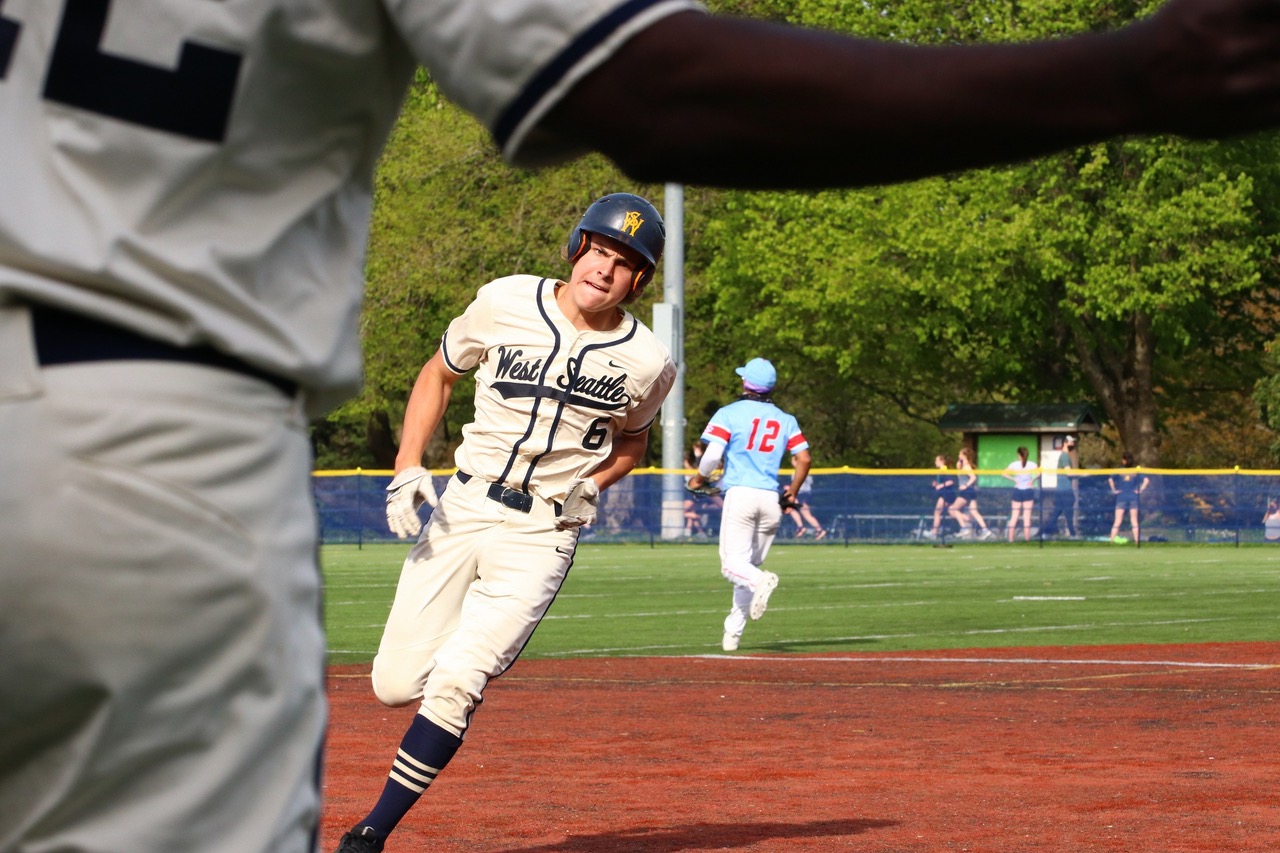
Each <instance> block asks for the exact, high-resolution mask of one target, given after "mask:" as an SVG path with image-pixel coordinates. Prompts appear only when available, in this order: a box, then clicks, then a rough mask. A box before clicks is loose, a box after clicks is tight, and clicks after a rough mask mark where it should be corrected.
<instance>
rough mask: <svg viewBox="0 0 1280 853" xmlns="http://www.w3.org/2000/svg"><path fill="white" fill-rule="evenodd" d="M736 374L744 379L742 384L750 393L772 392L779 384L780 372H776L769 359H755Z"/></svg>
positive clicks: (740, 368)
mask: <svg viewBox="0 0 1280 853" xmlns="http://www.w3.org/2000/svg"><path fill="white" fill-rule="evenodd" d="M736 372H737V374H738V375H739V376H741V377H742V384H743V385H746V386H747V389H748V390H750V391H759V392H761V393H764V392H767V391H772V390H773V386H774V385H777V384H778V371H776V370H774V368H773V365H772V364H771V363H770V362H769V360H768V359H767V358H753V359H751V360H750V361H748V362H747V363H746V364H744V365H743V366H742V367H739V368H738V369H737V370H736Z"/></svg>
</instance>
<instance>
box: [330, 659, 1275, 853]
mask: <svg viewBox="0 0 1280 853" xmlns="http://www.w3.org/2000/svg"><path fill="white" fill-rule="evenodd" d="M1278 671H1280V643H1240V644H1219V645H1194V646H1137V647H1134V646H1127V647H1075V648H1032V649H999V650H991V651H974V650H965V651H953V652H903V653H885V654H833V655H811V656H791V655H786V656H776V655H769V656H752V655H748V654H743V655H735V656H733V657H728V656H725V657H688V658H598V659H580V660H526V661H521V662H519V663H517V664H516V666H515V667H514V668H513V669H512V670H511V672H509V673H508V674H507V675H505V676H503V677H502V678H500V679H498V680H497V681H495V682H493V684H492V685H490V687H489V690H488V692H487V694H486V701H485V703H484V707H483V708H481V709H480V710H479V711H478V712H477V713H476V717H475V723H474V726H473V728H472V732H471V733H470V734H469V735H468V738H467V742H466V744H465V745H464V746H463V748H462V750H461V751H460V752H459V753H458V756H457V758H455V759H454V761H453V763H452V764H451V765H450V766H449V768H448V770H446V771H445V773H444V774H442V775H441V777H440V778H439V780H437V782H436V783H435V785H434V786H433V787H432V788H431V790H430V791H428V792H427V794H426V796H425V797H424V799H423V801H422V802H420V803H419V804H418V806H417V807H416V808H415V809H414V811H412V812H411V813H410V814H409V816H408V818H407V819H406V820H405V822H404V823H403V824H402V825H401V827H400V829H399V830H398V831H397V833H396V834H395V836H393V837H392V839H391V842H390V843H389V844H388V847H387V849H388V851H393V853H402V851H404V852H406V853H407V851H423V850H427V851H444V853H462V851H467V853H496V852H497V851H501V852H502V853H552V851H566V853H597V852H598V851H634V853H676V851H698V850H747V851H762V853H763V851H788V853H790V851H831V850H859V851H884V852H885V853H888V851H934V850H968V851H1040V850H1045V851H1073V853H1074V852H1075V851H1095V850H1098V851H1102V850H1115V851H1215V853H1216V851H1274V850H1280V774H1278V773H1277V760H1276V757H1275V755H1274V753H1275V751H1276V748H1277V744H1278V743H1280V681H1277V677H1276V676H1277V672H1278ZM366 673H367V667H362V668H352V667H342V668H335V669H333V670H332V671H331V675H332V677H331V680H330V695H331V699H332V714H333V722H332V726H331V730H330V737H329V746H328V758H327V767H326V775H325V816H324V833H323V845H322V849H324V850H325V851H331V850H332V849H333V848H334V847H335V846H336V844H337V839H338V836H339V835H341V833H342V832H343V831H344V830H345V829H346V828H347V827H348V826H349V825H350V824H351V823H352V822H354V821H355V820H358V819H359V818H361V817H363V816H364V814H365V813H366V812H367V811H368V809H369V808H370V807H371V806H372V804H373V802H374V801H375V799H376V798H377V796H378V793H379V792H380V791H381V789H382V784H383V781H384V780H385V778H386V772H387V769H388V766H389V762H390V759H391V756H392V754H393V753H394V750H395V748H396V746H397V744H398V743H399V740H400V736H401V735H402V734H403V732H404V729H405V727H406V725H407V724H408V722H409V719H410V715H411V714H412V713H413V710H412V709H398V710H389V709H387V708H384V707H382V706H381V705H379V704H378V703H377V701H376V700H375V699H374V698H373V696H372V694H371V692H370V690H369V684H368V678H367V675H366Z"/></svg>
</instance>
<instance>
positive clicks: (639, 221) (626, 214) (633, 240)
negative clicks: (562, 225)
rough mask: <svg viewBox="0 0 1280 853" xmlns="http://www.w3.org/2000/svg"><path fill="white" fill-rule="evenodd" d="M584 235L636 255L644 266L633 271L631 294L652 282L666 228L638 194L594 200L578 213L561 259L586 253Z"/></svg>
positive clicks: (612, 195)
mask: <svg viewBox="0 0 1280 853" xmlns="http://www.w3.org/2000/svg"><path fill="white" fill-rule="evenodd" d="M588 234H603V235H604V236H606V237H612V238H613V239H615V240H617V241H618V242H619V243H623V244H624V245H626V246H629V247H630V248H632V249H634V250H635V251H637V252H639V253H640V254H641V255H642V256H643V257H644V259H645V260H646V261H648V263H647V264H645V265H644V266H642V267H640V268H639V269H637V270H636V274H635V278H633V279H632V281H631V292H632V293H635V292H637V291H639V290H640V288H642V287H644V286H645V285H646V284H648V283H649V282H650V281H651V280H652V279H653V273H654V271H655V270H656V269H657V267H658V261H659V260H661V259H662V248H663V246H665V245H666V242H667V227H666V225H664V224H663V222H662V216H661V215H660V214H659V213H658V209H657V208H656V207H654V206H653V205H652V204H650V203H649V202H647V201H645V200H644V199H643V198H641V197H640V196H638V195H633V194H632V193H612V194H610V195H607V196H605V197H604V198H600V199H597V200H596V201H595V202H593V203H592V205H591V206H590V207H588V208H587V212H586V213H584V214H582V220H581V221H580V222H579V223H578V224H577V225H576V226H575V227H574V229H573V231H571V232H570V233H569V243H568V245H566V246H565V257H567V258H568V259H569V263H573V262H574V261H576V260H578V258H580V257H582V255H583V253H584V252H586V251H587V244H588V243H589V242H590V240H589V238H588V237H587V235H588Z"/></svg>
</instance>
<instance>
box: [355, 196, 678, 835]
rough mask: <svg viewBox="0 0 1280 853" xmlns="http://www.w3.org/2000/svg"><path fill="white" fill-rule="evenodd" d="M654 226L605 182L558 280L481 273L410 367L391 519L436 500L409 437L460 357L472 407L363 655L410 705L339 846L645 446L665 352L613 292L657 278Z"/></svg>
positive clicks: (389, 693) (410, 787) (522, 633)
mask: <svg viewBox="0 0 1280 853" xmlns="http://www.w3.org/2000/svg"><path fill="white" fill-rule="evenodd" d="M664 240H665V235H664V231H663V223H662V219H661V217H660V216H659V215H658V211H657V210H655V209H654V207H653V206H652V205H651V204H649V202H647V201H645V200H644V199H642V198H640V197H639V196H635V195H630V194H628V193H618V194H615V195H608V196H605V197H604V198H602V199H600V200H599V201H597V202H595V203H594V204H592V205H591V206H590V207H589V208H587V211H586V213H585V214H584V215H583V217H582V221H581V222H579V223H578V225H577V227H576V228H574V229H573V232H572V234H571V235H570V237H569V241H568V244H567V246H566V248H565V256H566V257H567V258H568V259H569V260H571V261H572V262H573V270H572V273H571V274H570V276H569V280H568V281H556V280H555V279H550V278H538V277H536V276H529V275H517V276H510V277H508V278H502V279H498V280H497V281H493V282H490V283H489V284H486V285H485V286H484V287H482V288H481V289H480V291H479V293H478V294H477V295H476V299H475V301H474V302H472V303H471V305H470V306H469V307H468V308H467V310H466V311H465V312H464V313H463V314H462V316H460V317H458V318H456V319H455V320H454V321H453V322H452V323H450V324H449V329H448V331H447V332H446V333H445V335H444V338H443V339H442V340H441V343H440V349H439V350H438V351H437V352H436V354H435V355H434V356H433V357H432V358H431V360H430V361H428V362H427V364H426V365H425V366H424V367H423V368H422V371H421V373H420V374H419V376H418V381H417V383H416V384H415V385H414V388H413V392H412V394H411V395H410V397H409V405H408V409H407V411H406V412H405V422H404V433H403V439H402V441H401V445H400V451H399V454H398V455H397V457H396V469H397V474H396V476H395V478H394V479H393V480H392V481H391V485H390V486H389V487H388V498H387V520H388V523H389V524H390V525H391V529H392V530H394V531H396V532H397V533H398V534H400V535H401V536H402V537H405V536H410V535H413V534H415V533H417V531H418V528H419V527H420V525H419V523H418V516H417V508H418V506H419V505H420V504H421V503H424V502H425V503H435V494H434V492H433V490H432V487H431V477H430V475H429V474H428V472H427V471H426V470H425V469H424V468H422V467H421V465H422V454H423V451H424V449H425V447H426V442H427V439H428V438H429V437H430V436H431V434H432V433H433V432H434V431H435V429H436V426H437V425H438V424H439V423H440V419H441V417H442V416H443V414H444V411H445V406H446V405H447V403H448V401H449V395H450V390H451V389H452V388H453V385H454V383H455V382H456V381H457V380H458V378H459V377H461V376H462V375H463V374H464V373H466V372H467V371H469V370H472V369H475V370H476V371H477V374H476V393H475V417H474V420H473V421H472V422H471V423H470V424H468V425H467V426H466V427H464V428H463V441H462V445H461V446H460V447H459V448H458V450H457V453H456V454H455V457H454V459H455V462H456V463H457V466H458V473H457V475H456V476H454V477H453V478H452V479H451V480H450V481H449V485H448V487H447V488H446V489H445V492H444V494H443V495H441V496H440V498H439V503H438V505H436V507H435V511H434V512H432V514H431V518H430V521H429V522H428V524H427V526H426V529H425V530H424V531H423V532H422V535H421V538H419V540H418V542H417V544H416V545H414V547H413V548H412V549H411V550H410V551H409V556H408V559H406V560H405V563H404V568H403V569H402V571H401V575H400V583H399V586H398V587H397V589H396V596H395V602H394V603H393V604H392V606H391V614H390V616H389V617H388V618H387V624H386V628H385V630H384V631H383V634H382V642H381V644H380V645H379V647H378V655H377V657H376V658H374V661H373V689H374V692H375V694H376V695H377V697H378V699H379V700H380V701H382V702H383V703H384V704H386V705H390V706H400V705H407V704H410V703H414V702H416V703H418V711H417V714H416V715H415V716H414V718H413V722H412V723H411V724H410V726H409V729H408V731H406V732H405V735H404V739H403V740H402V742H401V744H400V749H399V751H398V752H397V753H396V756H395V758H394V760H393V762H392V765H391V772H390V775H389V777H388V779H387V782H386V785H385V787H384V789H383V792H382V797H381V798H380V799H379V800H378V803H377V805H376V806H374V809H373V811H371V812H370V813H369V815H368V816H367V817H366V818H364V819H363V820H362V821H360V823H359V824H358V825H356V826H355V827H354V828H353V829H352V830H351V831H350V832H348V833H347V834H346V835H344V836H343V838H342V842H341V844H340V846H339V848H338V850H339V853H369V851H378V850H382V849H383V844H384V843H385V842H386V839H387V836H388V835H390V834H391V832H392V830H394V829H395V827H396V825H397V824H398V823H399V822H400V820H401V819H402V818H403V817H404V815H405V814H406V813H407V812H408V811H409V809H410V808H411V807H412V806H413V804H414V803H415V802H417V800H418V798H419V797H420V796H421V795H422V794H423V793H424V792H425V791H426V789H427V786H428V785H430V784H431V782H432V780H433V779H435V778H436V776H437V774H439V773H440V771H442V770H443V769H444V767H445V765H447V764H448V763H449V760H450V759H451V758H452V757H453V755H454V753H455V752H456V751H457V749H458V747H459V745H460V744H461V743H462V737H463V735H464V734H465V732H466V730H467V727H468V725H469V724H470V721H471V714H472V712H473V711H474V710H475V709H476V706H477V705H479V704H480V701H481V698H482V695H483V692H484V688H485V685H486V684H488V682H489V679H491V678H495V677H497V676H498V675H500V674H501V673H502V672H503V671H505V670H506V669H507V668H508V667H509V666H511V664H512V663H514V662H515V659H516V657H517V655H519V654H520V650H521V649H523V648H524V645H525V643H527V642H528V641H529V637H530V636H532V634H533V631H534V629H535V628H536V627H537V626H538V623H539V622H540V621H541V620H542V617H543V616H544V615H545V614H546V612H547V608H548V607H550V606H551V602H552V600H553V599H554V598H555V596H556V593H557V592H558V591H559V589H560V585H561V584H562V583H563V582H564V579H565V575H566V573H567V572H568V571H569V566H570V565H571V564H572V562H573V554H574V549H575V546H576V545H577V541H578V532H579V528H580V527H581V526H583V525H587V524H591V523H592V522H593V521H595V517H596V502H597V498H598V495H599V494H600V492H602V491H603V490H605V489H606V488H608V487H609V486H610V485H612V484H613V483H615V482H617V481H618V480H619V479H621V478H622V477H623V476H625V475H626V474H627V473H628V472H629V471H631V469H632V468H633V467H635V465H636V463H637V462H638V461H639V460H640V459H641V458H642V457H643V455H644V451H645V447H646V445H647V443H648V435H649V425H650V423H651V422H652V421H653V419H654V418H655V417H656V416H657V413H658V409H659V407H660V405H661V404H662V401H663V399H664V398H665V397H666V395H667V392H668V391H669V390H671V385H672V383H673V382H674V381H675V365H674V364H672V362H671V358H670V357H669V356H668V355H667V352H666V350H665V349H664V348H663V346H662V344H660V343H659V342H658V340H657V338H655V337H654V336H653V334H652V333H651V332H650V331H649V330H648V329H647V328H645V326H644V325H642V324H641V323H640V321H639V320H637V319H636V318H635V317H633V316H632V315H631V314H629V313H627V312H626V311H625V310H623V309H622V308H620V307H619V306H620V305H621V304H622V303H624V302H630V301H631V300H633V299H635V298H636V297H637V296H638V295H639V294H640V293H641V291H643V289H644V287H645V285H646V284H647V283H648V282H649V280H650V279H651V278H652V277H653V272H654V268H655V267H656V265H657V263H658V259H659V258H660V257H661V255H662V249H663V244H664Z"/></svg>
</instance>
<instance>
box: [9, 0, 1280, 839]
mask: <svg viewBox="0 0 1280 853" xmlns="http://www.w3.org/2000/svg"><path fill="white" fill-rule="evenodd" d="M1277 53H1280V9H1278V7H1277V5H1276V4H1275V2H1274V0H1172V2H1169V3H1168V4H1167V5H1165V6H1164V7H1163V8H1161V9H1159V10H1157V11H1156V12H1155V14H1153V15H1151V16H1149V17H1145V18H1143V19H1142V20H1141V21H1139V22H1137V23H1134V24H1132V25H1131V26H1128V27H1125V28H1122V29H1120V30H1118V31H1116V32H1111V33H1096V32H1090V33H1086V34H1082V35H1079V36H1077V37H1074V38H1054V39H1052V40H1045V41H1042V42H1040V43H1037V44H1008V45H998V46H993V45H948V46H941V47H928V48H920V47H915V46H912V45H909V44H906V43H898V42H883V43H880V42H872V41H866V40H861V39H857V38H852V37H848V36H843V35H837V34H835V33H825V32H819V31H812V30H804V29H800V28H797V27H790V26H786V25H782V24H775V23H766V22H758V21H746V20H737V19H734V18H729V17H722V16H715V15H709V14H707V13H706V12H705V11H704V10H703V9H702V7H701V6H700V5H699V4H698V3H697V2H695V0H485V2H475V0H432V2H427V0H395V2H392V0H380V2H379V0H371V2H352V0H236V2H197V1H196V0H184V2H178V0H150V1H149V2H112V0H39V2H36V0H6V2H3V3H0V130H2V131H3V135H4V160H3V166H2V167H0V198H3V199H4V200H5V203H4V204H3V205H0V401H2V402H3V404H4V405H3V406H0V443H2V444H3V446H4V447H6V448H7V453H6V456H5V464H4V477H3V479H2V480H0V540H2V541H4V543H5V549H4V551H3V556H0V600H3V601H21V602H22V607H21V608H20V609H18V608H11V609H10V610H9V611H8V612H7V614H6V616H5V619H4V623H3V624H0V636H2V637H4V646H3V648H2V649H0V662H2V663H0V667H2V671H0V731H7V732H23V733H24V735H23V736H22V737H15V738H10V739H7V740H5V741H3V742H2V743H0V849H3V850H10V849H14V850H21V849H27V848H31V849H36V848H39V849H49V850H53V849H72V848H77V847H79V846H81V840H82V839H83V838H85V837H92V838H93V839H94V843H95V844H97V845H98V846H99V847H100V848H102V849H107V850H131V849H138V848H139V847H142V848H147V849H151V850H213V849H227V850H238V851H263V853H266V851H270V853H299V851H304V850H310V849H311V848H312V847H313V846H314V843H313V836H314V835H315V833H316V828H317V826H318V803H319V786H318V781H317V780H318V778H319V772H318V768H317V762H318V759H317V756H318V755H319V753H320V744H321V740H322V737H323V728H324V720H325V715H326V709H325V700H324V688H323V675H324V670H323V666H324V651H325V641H324V636H323V632H322V629H321V624H320V616H319V614H320V582H319V577H318V575H319V572H318V566H317V560H316V553H317V548H316V544H317V542H316V536H317V534H316V528H317V525H316V522H315V516H314V507H313V504H312V500H311V494H310V489H309V486H310V481H309V475H310V469H311V456H310V444H309V440H308V435H307V429H306V428H307V423H308V420H309V419H310V418H313V417H316V416H319V415H321V414H323V413H324V412H325V411H327V410H328V409H330V408H331V407H332V406H334V405H336V404H337V403H339V402H341V401H342V400H344V399H346V398H348V397H350V396H351V395H352V394H353V393H354V392H355V391H356V389H357V387H358V385H359V382H360V378H361V351H360V334H359V315H360V301H361V288H362V282H363V270H362V265H363V260H364V251H365V244H366V237H367V233H368V225H369V212H370V207H371V197H372V176H373V171H374V168H375V165H376V164H377V162H378V159H379V156H380V153H381V150H382V146H383V144H384V142H385V140H386V138H387V134H388V132H389V130H390V128H391V126H392V124H393V122H394V121H395V118H396V116H397V114H398V112H399V109H400V105H401V102H402V99H403V97H404V95H405V92H406V90H407V88H408V86H409V85H410V83H411V82H412V81H413V79H414V75H415V73H416V71H417V68H418V67H419V66H424V67H425V68H426V69H427V72H428V73H429V74H430V78H431V80H432V82H433V83H435V84H436V85H438V86H439V89H440V91H441V92H442V93H443V94H444V95H445V96H447V97H448V98H450V99H452V100H453V101H454V102H455V103H457V104H459V105H461V106H462V107H463V108H464V109H465V110H467V111H468V112H470V113H472V114H474V115H475V116H476V117H477V118H478V119H479V120H480V121H481V122H482V123H483V124H484V125H485V126H486V127H487V128H488V129H489V131H490V133H491V134H492V136H493V138H494V140H495V143H496V144H497V146H498V148H499V149H500V150H501V152H502V154H503V156H504V157H505V158H506V159H507V160H508V161H509V162H511V163H514V164H517V165H519V166H525V167H534V166H540V165H544V164H549V163H553V162H557V161H560V160H564V159H566V158H569V157H573V156H576V155H577V154H580V153H583V152H586V151H593V150H594V151H600V152H602V153H603V154H605V155H606V156H607V157H609V158H611V159H612V160H613V161H614V162H615V163H617V164H618V165H619V166H620V167H621V168H622V169H623V170H624V171H625V172H626V173H627V174H629V175H630V176H631V177H633V178H635V179H637V180H646V181H651V182H663V181H680V182H686V183H702V184H715V185H720V186H736V187H793V188H809V187H827V186H855V185H865V184H881V183H886V182H890V181H900V180H907V179H912V178H916V177H921V176H924V175H929V174H938V173H943V172H949V171H953V170H956V169H960V168H967V167H973V166H982V165H987V164H991V163H997V162H1007V161H1010V160H1016V159H1021V158H1025V157H1030V156H1034V155H1037V154H1041V153H1047V152H1050V151H1053V150H1058V149H1062V148H1065V147H1070V146H1074V145H1079V144H1082V143H1086V142H1089V141H1093V140H1101V139H1104V138H1107V137H1111V136H1116V135H1120V134H1128V133H1136V132H1145V133H1167V132H1174V133H1183V134H1187V135H1191V136H1196V137H1208V136H1223V135H1229V134H1235V133H1240V132H1244V131H1249V130H1255V129H1261V128H1264V127H1272V126H1275V125H1277V124H1278V123H1280V109H1278V107H1280V85H1278V84H1280V64H1277V63H1275V62H1274V61H1273V58H1274V57H1275V56H1276V55H1277ZM760 57H769V60H770V61H768V62H761V61H760ZM69 531H74V535H71V533H70V532H69ZM69 709H72V710H73V712H69Z"/></svg>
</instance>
